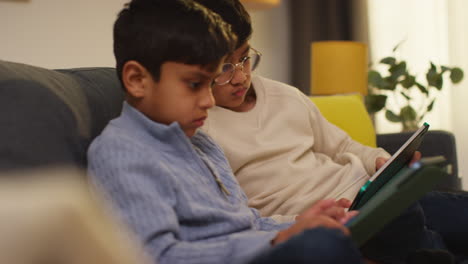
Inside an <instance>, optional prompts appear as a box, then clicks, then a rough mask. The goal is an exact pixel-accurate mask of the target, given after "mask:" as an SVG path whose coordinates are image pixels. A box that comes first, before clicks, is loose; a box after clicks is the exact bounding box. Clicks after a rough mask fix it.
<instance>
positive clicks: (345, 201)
mask: <svg viewBox="0 0 468 264" xmlns="http://www.w3.org/2000/svg"><path fill="white" fill-rule="evenodd" d="M336 204H337V205H338V206H340V207H343V208H349V207H350V206H351V201H350V200H348V199H346V198H341V199H339V200H338V201H336Z"/></svg>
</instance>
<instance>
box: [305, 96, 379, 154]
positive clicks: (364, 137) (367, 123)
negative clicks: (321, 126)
mask: <svg viewBox="0 0 468 264" xmlns="http://www.w3.org/2000/svg"><path fill="white" fill-rule="evenodd" d="M311 100H312V101H313V102H314V103H315V105H317V107H318V108H319V110H320V112H321V113H322V115H323V116H325V118H327V120H328V121H330V122H331V123H333V124H334V125H336V126H337V127H339V128H341V129H343V130H344V131H345V132H347V133H348V135H349V136H350V137H351V138H352V139H354V140H356V141H357V142H359V143H362V144H364V145H367V146H371V147H376V145H377V144H376V134H375V129H374V125H373V124H372V120H371V118H370V117H369V114H368V113H367V110H366V107H365V106H364V103H363V100H362V97H361V95H359V94H341V95H327V96H312V97H311Z"/></svg>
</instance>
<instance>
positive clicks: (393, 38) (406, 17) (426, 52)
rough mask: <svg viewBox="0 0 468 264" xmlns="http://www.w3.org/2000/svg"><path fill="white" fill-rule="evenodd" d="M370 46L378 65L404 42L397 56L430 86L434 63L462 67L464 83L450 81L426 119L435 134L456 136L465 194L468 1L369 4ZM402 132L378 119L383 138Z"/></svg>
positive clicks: (370, 0)
mask: <svg viewBox="0 0 468 264" xmlns="http://www.w3.org/2000/svg"><path fill="white" fill-rule="evenodd" d="M368 5H369V11H370V13H369V28H370V43H371V47H372V58H373V62H374V63H375V62H377V59H380V58H383V57H384V56H388V55H390V54H391V50H392V48H393V47H394V46H395V45H396V44H397V43H399V42H402V41H403V43H402V45H401V48H400V49H399V51H398V53H397V56H398V57H400V58H404V59H407V61H408V65H409V67H410V70H411V71H412V72H414V73H419V75H418V78H419V80H421V81H422V82H424V83H425V73H426V71H427V69H428V65H429V61H432V62H434V63H435V64H438V65H440V64H442V65H449V66H459V67H461V68H462V69H464V71H465V79H464V80H463V82H462V83H461V84H459V85H456V86H453V87H450V86H451V85H450V84H449V83H448V82H449V81H448V80H445V81H446V83H445V85H444V89H443V91H442V92H441V93H439V94H438V95H437V100H436V103H435V107H434V109H433V111H432V112H431V113H430V114H428V115H427V116H426V118H425V121H427V122H428V123H429V124H431V129H439V130H447V131H451V132H453V133H454V135H455V138H456V142H457V157H458V165H459V176H460V177H462V179H463V187H464V189H468V153H466V146H468V122H467V121H466V117H465V116H463V115H465V112H466V102H465V99H466V98H467V97H468V90H467V88H468V78H467V77H466V76H467V73H468V51H467V49H466V47H467V45H468V37H467V36H466V34H464V31H465V30H466V27H467V26H468V19H467V18H465V17H466V15H465V14H466V12H467V11H468V3H466V1H464V0H453V1H452V0H450V1H440V0H393V1H386V0H368ZM400 129H401V127H400V125H397V124H392V123H389V122H388V121H387V120H386V119H385V117H384V115H383V113H379V115H378V117H377V131H378V132H379V133H387V132H398V131H400Z"/></svg>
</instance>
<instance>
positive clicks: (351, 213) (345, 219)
mask: <svg viewBox="0 0 468 264" xmlns="http://www.w3.org/2000/svg"><path fill="white" fill-rule="evenodd" d="M358 214H359V211H349V212H346V215H345V216H344V217H343V218H341V219H340V223H342V224H343V225H344V224H346V223H347V222H348V221H349V220H350V219H351V218H353V217H355V216H356V215H358Z"/></svg>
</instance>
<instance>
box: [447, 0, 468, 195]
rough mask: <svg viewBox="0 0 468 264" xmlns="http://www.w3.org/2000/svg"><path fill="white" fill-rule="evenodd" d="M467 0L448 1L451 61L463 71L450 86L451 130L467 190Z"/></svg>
mask: <svg viewBox="0 0 468 264" xmlns="http://www.w3.org/2000/svg"><path fill="white" fill-rule="evenodd" d="M467 12H468V2H467V1H466V0H450V1H449V3H448V18H449V36H450V38H449V48H450V63H452V64H454V65H457V66H459V67H461V68H462V69H463V70H464V71H465V79H464V80H463V82H462V83H461V84H460V85H458V86H457V87H454V89H451V90H450V92H451V99H452V104H451V108H452V115H451V121H452V123H453V132H454V133H455V138H456V141H457V147H458V149H457V152H458V155H457V156H458V164H459V167H460V171H461V173H462V176H463V177H464V181H463V187H464V189H465V190H468V153H467V151H468V148H467V146H468V121H467V118H466V112H467V108H468V107H467V104H466V99H467V98H468V49H467V47H468V35H467V34H465V31H466V29H467V27H468V18H467V17H466V13H467Z"/></svg>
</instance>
